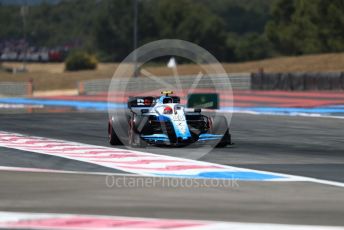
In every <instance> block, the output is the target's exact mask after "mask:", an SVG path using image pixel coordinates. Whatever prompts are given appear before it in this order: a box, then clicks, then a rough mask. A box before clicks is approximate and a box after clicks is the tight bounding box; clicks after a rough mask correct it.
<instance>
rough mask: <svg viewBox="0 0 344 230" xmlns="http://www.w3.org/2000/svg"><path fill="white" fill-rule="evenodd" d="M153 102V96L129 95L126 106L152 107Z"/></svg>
mask: <svg viewBox="0 0 344 230" xmlns="http://www.w3.org/2000/svg"><path fill="white" fill-rule="evenodd" d="M155 103H156V99H155V97H129V99H128V108H129V109H131V108H140V107H153V106H154V105H155Z"/></svg>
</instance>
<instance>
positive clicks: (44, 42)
mask: <svg viewBox="0 0 344 230" xmlns="http://www.w3.org/2000/svg"><path fill="white" fill-rule="evenodd" d="M26 2H28V3H29V5H30V6H29V12H28V16H27V27H26V34H27V39H28V41H29V42H30V44H33V45H36V46H48V47H49V46H59V45H65V44H71V45H72V46H77V47H78V49H82V50H84V51H85V52H89V53H93V54H96V55H97V57H98V58H99V59H100V60H101V61H121V60H122V59H123V58H125V57H126V56H127V55H128V54H129V53H130V52H131V51H132V49H133V38H132V37H133V1H132V0H60V1H59V0H52V1H48V0H46V1H39V0H33V1H30V0H27V1H26ZM22 3H23V1H20V0H16V1H8V0H0V4H1V6H0V39H20V38H22V36H23V31H22V21H21V17H20V6H21V4H22ZM138 9H139V17H138V24H139V26H138V28H139V30H138V37H139V45H142V44H145V43H147V42H149V41H154V40H157V39H163V38H178V39H184V40H188V41H191V42H195V43H197V44H199V45H201V46H202V47H204V48H206V49H208V50H209V51H210V52H212V53H213V54H214V55H215V56H216V57H217V58H218V59H219V60H221V61H230V62H237V61H249V60H256V59H263V58H268V57H275V56H280V55H303V54H315V53H329V52H343V51H344V14H343V12H344V0H173V1H171V0H139V1H138Z"/></svg>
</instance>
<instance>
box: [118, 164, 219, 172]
mask: <svg viewBox="0 0 344 230" xmlns="http://www.w3.org/2000/svg"><path fill="white" fill-rule="evenodd" d="M123 168H126V169H140V170H154V171H161V172H163V171H180V170H190V169H222V168H223V167H220V166H213V165H171V166H166V167H163V168H145V167H136V166H125V167H123Z"/></svg>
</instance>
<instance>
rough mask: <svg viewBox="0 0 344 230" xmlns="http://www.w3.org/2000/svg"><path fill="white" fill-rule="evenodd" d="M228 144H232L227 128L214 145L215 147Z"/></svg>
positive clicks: (222, 146)
mask: <svg viewBox="0 0 344 230" xmlns="http://www.w3.org/2000/svg"><path fill="white" fill-rule="evenodd" d="M230 144H232V140H231V134H230V133H229V129H227V131H226V132H225V134H224V135H223V137H222V139H221V141H220V142H219V143H218V144H217V145H216V148H224V147H226V146H227V145H230Z"/></svg>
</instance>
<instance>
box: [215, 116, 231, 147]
mask: <svg viewBox="0 0 344 230" xmlns="http://www.w3.org/2000/svg"><path fill="white" fill-rule="evenodd" d="M212 133H213V134H219V135H223V137H222V139H221V140H220V142H218V143H217V144H216V146H215V147H216V148H224V147H226V146H227V145H230V144H232V140H231V134H230V133H229V127H228V122H227V119H226V118H225V117H224V116H216V117H214V118H213V127H212Z"/></svg>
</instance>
